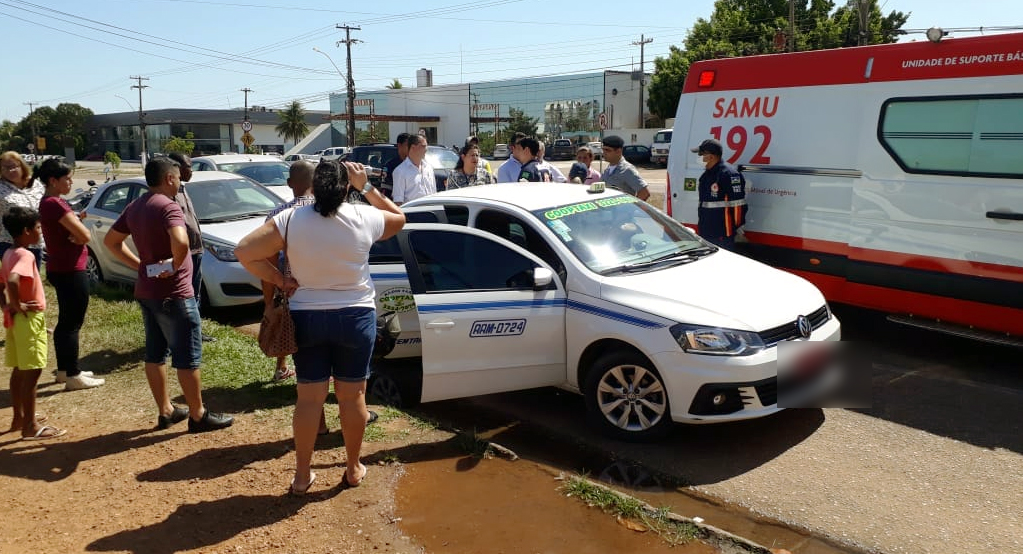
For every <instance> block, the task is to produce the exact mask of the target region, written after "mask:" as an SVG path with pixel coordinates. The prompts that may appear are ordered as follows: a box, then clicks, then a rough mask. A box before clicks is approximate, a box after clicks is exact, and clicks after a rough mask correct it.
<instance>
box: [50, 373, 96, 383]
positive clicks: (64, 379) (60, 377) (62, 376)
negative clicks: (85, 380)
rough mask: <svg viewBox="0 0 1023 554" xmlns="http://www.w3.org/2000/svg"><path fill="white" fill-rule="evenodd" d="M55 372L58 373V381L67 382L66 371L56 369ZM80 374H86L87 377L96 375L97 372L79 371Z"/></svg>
mask: <svg viewBox="0 0 1023 554" xmlns="http://www.w3.org/2000/svg"><path fill="white" fill-rule="evenodd" d="M53 374H54V375H56V379H57V382H58V383H67V372H66V371H57V370H54V371H53ZM78 374H79V375H84V376H86V377H95V374H94V373H93V372H91V371H79V372H78Z"/></svg>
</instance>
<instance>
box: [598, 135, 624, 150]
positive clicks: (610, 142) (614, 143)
mask: <svg viewBox="0 0 1023 554" xmlns="http://www.w3.org/2000/svg"><path fill="white" fill-rule="evenodd" d="M600 143H601V144H603V145H604V146H610V147H611V148H622V147H624V146H625V141H624V140H622V137H620V136H618V135H610V136H606V137H604V140H602V141H600Z"/></svg>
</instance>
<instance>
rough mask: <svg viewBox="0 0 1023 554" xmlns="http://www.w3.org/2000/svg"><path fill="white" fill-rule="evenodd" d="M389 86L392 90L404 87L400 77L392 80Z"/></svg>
mask: <svg viewBox="0 0 1023 554" xmlns="http://www.w3.org/2000/svg"><path fill="white" fill-rule="evenodd" d="M387 88H389V89H391V90H397V89H400V88H403V87H402V84H401V81H399V80H398V78H397V77H395V78H394V81H393V82H391V84H389V85H387Z"/></svg>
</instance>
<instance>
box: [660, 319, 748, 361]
mask: <svg viewBox="0 0 1023 554" xmlns="http://www.w3.org/2000/svg"><path fill="white" fill-rule="evenodd" d="M671 335H672V336H673V337H675V340H676V341H678V344H679V346H681V347H682V349H683V350H685V351H686V352H692V353H693V354H710V355H713V356H750V355H752V354H756V353H757V352H760V351H761V350H763V349H764V341H763V340H761V338H760V335H758V334H757V333H753V332H751V331H740V330H738V329H724V328H721V327H701V326H699V325H688V324H685V323H679V324H677V325H673V326H672V327H671Z"/></svg>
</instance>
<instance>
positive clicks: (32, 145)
mask: <svg viewBox="0 0 1023 554" xmlns="http://www.w3.org/2000/svg"><path fill="white" fill-rule="evenodd" d="M35 149H36V145H34V144H32V143H31V142H30V143H28V151H29V152H35Z"/></svg>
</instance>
